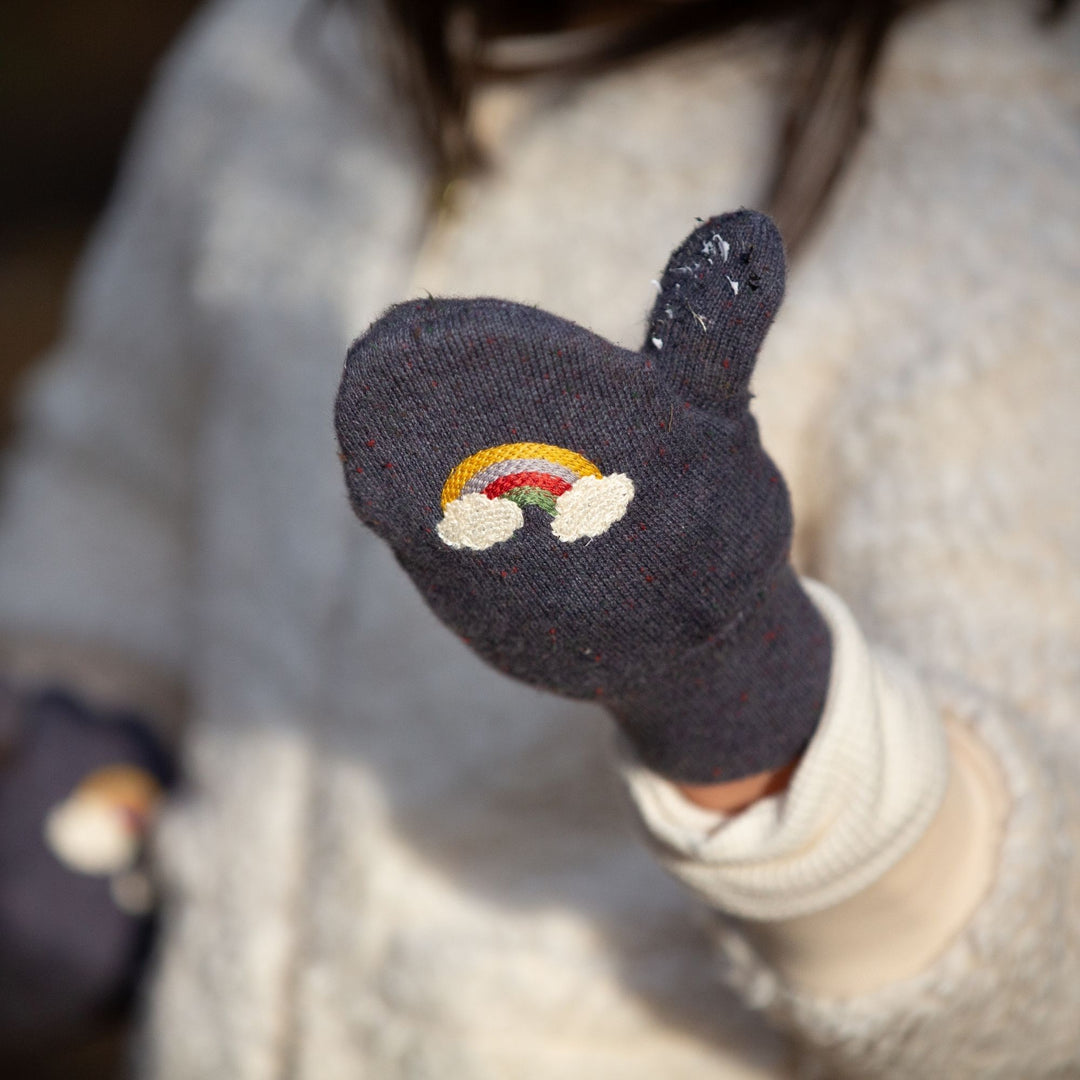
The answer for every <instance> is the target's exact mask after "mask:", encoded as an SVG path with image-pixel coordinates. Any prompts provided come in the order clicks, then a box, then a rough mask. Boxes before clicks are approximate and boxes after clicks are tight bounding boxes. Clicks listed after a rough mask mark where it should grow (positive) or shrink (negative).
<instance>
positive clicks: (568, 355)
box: [337, 211, 829, 782]
mask: <svg viewBox="0 0 1080 1080" xmlns="http://www.w3.org/2000/svg"><path fill="white" fill-rule="evenodd" d="M572 272H573V269H572V267H568V268H567V273H572ZM783 289H784V255H783V248H782V245H781V241H780V237H779V235H778V234H777V232H776V229H775V227H774V226H773V224H772V222H770V221H769V219H768V218H766V217H764V216H763V215H761V214H757V213H753V212H751V211H739V212H737V213H734V214H726V215H723V216H722V217H719V218H714V219H712V220H710V221H708V222H706V223H705V224H703V225H702V226H701V227H700V228H698V229H697V230H696V231H695V232H694V233H692V234H691V236H690V237H689V238H688V239H687V240H686V241H685V242H684V243H683V245H682V246H681V247H680V248H679V249H678V250H677V251H676V252H675V254H674V255H673V256H672V258H671V261H670V262H669V264H668V267H667V270H666V271H665V273H664V277H663V280H662V282H661V289H660V296H659V298H658V300H657V303H656V307H655V308H654V310H653V314H652V317H651V319H650V322H649V328H648V331H647V333H646V343H645V346H644V348H643V349H642V351H641V352H630V351H628V350H625V349H621V348H618V347H616V346H614V345H612V344H610V343H609V342H607V341H605V340H604V339H602V338H600V337H597V336H596V335H595V334H593V333H591V332H590V331H588V330H585V329H583V328H582V327H580V326H577V325H575V324H573V323H570V322H567V321H565V320H563V319H559V318H557V317H556V316H554V315H549V314H547V313H546V312H543V311H539V310H537V309H535V308H530V307H525V306H522V305H520V304H513V303H509V302H506V301H500V300H491V299H480V300H421V301H414V302H411V303H407V304H402V305H399V306H397V307H395V308H392V309H391V310H390V311H389V312H388V313H387V314H386V315H384V316H383V317H382V318H381V319H380V320H379V321H378V322H376V323H375V324H374V325H373V326H372V327H371V328H370V329H369V330H368V332H367V333H366V334H365V335H364V336H363V337H361V338H360V339H359V340H358V341H357V342H355V343H354V345H353V346H352V348H351V349H350V351H349V356H348V360H347V363H346V368H345V374H344V378H343V381H342V385H341V390H340V392H339V396H338V402H337V430H338V437H339V440H340V444H341V450H342V458H343V462H344V468H345V476H346V481H347V484H348V488H349V495H350V498H351V501H352V505H353V508H354V509H355V511H356V513H357V515H358V516H359V517H360V518H361V520H363V521H364V522H366V523H367V524H368V525H370V526H371V527H372V528H373V529H375V531H376V532H378V533H379V535H381V536H382V537H383V538H384V539H386V540H387V541H388V542H389V543H390V544H391V545H392V546H393V548H394V551H395V553H396V554H397V557H398V559H399V560H400V562H401V563H402V565H403V566H404V567H405V569H406V570H408V572H409V573H410V574H411V575H412V577H413V580H414V581H415V582H416V584H417V586H418V587H419V588H420V590H421V592H422V593H423V594H424V596H425V598H426V599H427V601H428V603H429V604H431V606H432V608H433V609H434V610H435V612H436V613H437V614H438V615H439V616H440V618H442V619H443V620H444V621H445V622H446V623H447V624H449V625H450V626H451V627H452V628H453V629H454V630H455V631H456V632H457V633H458V634H460V635H461V636H462V637H463V638H464V639H465V640H466V641H467V642H468V643H469V644H470V645H471V646H472V647H473V648H474V649H476V650H477V651H478V652H479V653H480V654H481V655H482V656H483V657H484V658H485V659H487V660H489V661H490V662H491V663H492V664H494V665H495V666H496V667H498V668H500V669H501V670H503V671H506V672H508V673H509V674H511V675H514V676H516V677H518V678H521V679H524V680H526V681H528V682H530V683H533V684H536V685H538V686H542V687H545V688H547V689H550V690H554V691H556V692H558V693H562V694H567V695H569V696H572V697H580V698H590V699H594V700H597V701H599V702H601V703H602V704H605V705H607V706H608V708H610V709H611V710H612V712H614V713H615V715H616V716H617V717H618V719H619V720H620V722H621V723H622V724H623V726H624V728H625V730H626V732H627V734H628V735H629V736H630V738H631V739H632V740H633V742H634V744H635V746H636V747H637V749H638V751H639V753H640V754H641V756H642V758H643V759H644V760H645V762H646V763H647V764H649V765H650V766H651V767H653V768H654V769H656V770H658V771H660V772H662V773H664V774H665V775H668V776H670V777H672V778H674V779H678V780H684V781H690V782H710V781H713V780H720V779H730V778H734V777H739V776H745V775H749V774H752V773H757V772H761V771H763V770H766V769H772V768H776V767H778V766H781V765H784V764H786V763H787V762H789V761H791V760H792V759H793V758H794V757H795V756H796V755H797V754H798V753H799V751H800V750H801V749H802V747H803V746H804V745H805V744H806V742H807V741H808V739H809V737H810V735H811V733H812V732H813V729H814V726H815V724H816V722H817V718H818V715H819V713H820V709H821V705H822V703H823V700H824V695H825V688H826V683H827V678H828V666H829V641H828V634H827V631H826V629H825V626H824V624H823V622H822V621H821V619H820V617H819V616H818V614H817V612H816V611H815V610H814V608H813V607H812V606H811V604H810V602H809V600H808V599H807V598H806V596H805V594H804V593H803V591H802V589H801V588H800V586H799V584H798V582H797V580H796V579H795V576H794V574H793V572H792V571H791V569H790V567H789V566H788V548H789V543H790V537H791V512H790V504H789V500H788V496H787V491H786V489H785V487H784V484H783V481H782V479H781V477H780V475H779V473H778V472H777V470H776V467H775V466H774V465H773V463H772V461H770V459H769V458H768V456H767V455H766V454H765V453H764V451H763V450H762V449H761V445H760V443H759V441H758V434H757V426H756V424H755V422H754V419H753V417H752V416H751V415H750V413H749V411H748V407H747V406H748V402H749V393H748V383H749V380H750V375H751V371H752V369H753V365H754V361H755V358H756V355H757V350H758V347H759V346H760V344H761V341H762V339H763V338H764V336H765V333H766V331H767V329H768V327H769V325H770V323H771V321H772V318H773V315H774V314H775V312H776V309H777V307H778V306H779V304H780V300H781V298H782V296H783Z"/></svg>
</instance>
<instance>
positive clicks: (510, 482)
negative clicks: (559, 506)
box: [484, 472, 573, 499]
mask: <svg viewBox="0 0 1080 1080" xmlns="http://www.w3.org/2000/svg"><path fill="white" fill-rule="evenodd" d="M572 486H573V485H571V484H568V483H567V482H566V481H565V480H564V479H563V478H562V477H561V476H552V475H551V473H539V472H518V473H510V475H509V476H499V477H496V478H495V479H494V480H492V481H491V483H490V484H488V486H487V487H486V488H484V494H485V495H486V496H487V497H488V498H489V499H497V498H498V497H499V496H500V495H505V494H506V493H507V492H508V491H513V490H514V488H519V487H538V488H543V489H544V491H550V492H551V494H552V495H554V496H555V498H556V499H557V498H558V497H559V496H560V495H561V494H562V493H563V492H564V491H569V490H570V488H571V487H572Z"/></svg>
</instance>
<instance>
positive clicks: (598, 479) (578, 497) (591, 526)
mask: <svg viewBox="0 0 1080 1080" xmlns="http://www.w3.org/2000/svg"><path fill="white" fill-rule="evenodd" d="M633 497H634V482H633V480H631V479H630V477H629V476H625V475H624V474H623V473H612V475H611V476H583V477H582V478H581V479H580V480H579V481H578V482H577V483H576V484H575V485H574V486H573V487H572V488H571V489H570V490H569V491H567V492H564V493H563V494H562V495H560V496H559V497H558V498H557V499H556V500H555V517H554V519H553V520H552V522H551V531H552V532H553V533H554V534H555V535H556V536H557V537H558V538H559V539H560V540H565V541H566V542H567V543H569V542H570V541H571V540H580V539H581V538H582V537H583V536H599V535H600V534H601V533H602V532H606V531H607V530H608V529H610V528H611V526H612V525H614V524H615V522H616V521H618V520H619V518H621V517H622V516H623V514H625V513H626V508H627V506H629V505H630V500H631V499H632V498H633Z"/></svg>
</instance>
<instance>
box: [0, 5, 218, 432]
mask: <svg viewBox="0 0 1080 1080" xmlns="http://www.w3.org/2000/svg"><path fill="white" fill-rule="evenodd" d="M196 6H197V0H154V3H152V4H148V3H145V2H140V0H38V2H37V3H34V4H0V146H3V148H4V160H5V162H6V164H5V165H4V167H3V169H0V438H2V439H4V440H5V441H6V439H7V437H8V436H9V433H10V430H11V399H12V391H13V388H14V385H15V383H16V382H17V380H18V378H19V376H20V374H21V373H22V372H23V371H24V370H25V369H26V367H27V365H28V364H30V363H31V362H32V361H33V360H34V358H35V357H37V356H39V355H40V354H41V352H42V350H43V349H45V348H46V347H47V346H48V345H49V343H50V342H51V341H52V339H53V338H54V337H55V335H56V333H57V330H58V326H59V320H60V317H61V311H62V306H63V298H64V294H65V291H66V288H67V284H68V279H69V277H70V274H71V271H72V269H73V267H74V264H75V260H76V258H77V256H78V253H79V251H80V249H81V247H82V245H83V243H84V242H85V239H86V236H87V232H88V230H89V229H90V227H91V225H92V224H93V221H94V219H95V217H96V216H97V214H98V212H99V211H100V209H101V207H102V204H103V203H104V201H105V198H106V196H107V195H108V192H109V187H110V185H111V183H112V180H113V176H114V174H115V170H116V167H117V162H118V160H119V156H120V152H121V150H122V148H123V145H124V140H125V137H126V136H127V133H128V131H129V129H130V126H131V122H132V119H133V117H134V114H135V111H136V109H137V107H138V103H139V101H140V100H141V98H142V96H143V93H144V91H145V89H146V87H147V84H148V82H149V80H150V78H151V76H152V73H153V70H154V65H155V63H156V62H157V60H158V59H159V58H160V56H161V54H162V53H163V52H164V51H165V49H166V48H167V47H168V45H169V42H170V41H171V40H172V38H173V37H174V35H175V34H176V32H177V31H178V29H179V28H180V27H181V26H182V25H183V23H184V21H185V20H186V19H187V17H188V16H189V15H190V13H191V12H192V10H193V9H194V8H195V7H196Z"/></svg>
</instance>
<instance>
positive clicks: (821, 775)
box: [622, 582, 949, 920]
mask: <svg viewBox="0 0 1080 1080" xmlns="http://www.w3.org/2000/svg"><path fill="white" fill-rule="evenodd" d="M806 588H807V591H808V592H809V594H810V596H811V598H812V600H813V602H814V604H815V606H816V607H817V609H818V610H819V611H820V612H821V614H822V615H823V617H824V618H825V620H826V622H827V624H828V626H829V630H830V632H831V636H832V645H833V651H832V666H831V673H830V681H829V691H828V697H827V700H826V703H825V709H824V713H823V715H822V718H821V722H820V724H819V726H818V729H817V732H816V734H815V735H814V737H813V739H812V741H811V742H810V744H809V746H808V747H807V750H806V753H805V755H804V757H803V759H802V761H801V763H800V765H799V768H798V769H797V771H796V773H795V775H794V777H793V779H792V782H791V785H790V786H789V788H788V790H787V791H785V792H783V793H782V794H779V795H775V796H771V797H769V798H766V799H762V800H760V801H759V802H757V803H755V804H754V805H753V806H751V807H750V808H749V809H747V810H745V811H743V812H742V813H739V814H735V815H724V814H719V813H715V812H712V811H705V810H703V809H700V808H698V807H695V806H692V805H691V804H689V803H688V802H687V801H686V800H685V799H683V797H682V796H681V795H680V794H679V792H678V791H677V789H676V788H675V787H674V786H673V785H672V784H670V783H669V782H667V781H666V780H664V779H663V778H661V777H660V776H657V775H656V774H655V773H653V772H650V771H649V770H648V769H646V768H645V767H644V765H643V764H642V763H641V759H640V757H639V756H638V755H637V754H636V752H635V750H634V749H633V748H632V747H631V746H630V744H629V742H628V741H626V740H623V745H622V753H623V757H624V764H623V775H624V778H625V780H626V782H627V785H628V787H629V790H630V793H631V796H632V798H633V800H634V803H635V805H636V807H637V810H638V812H639V814H640V816H641V818H642V821H643V823H644V825H645V827H646V829H647V832H648V834H649V837H650V840H651V842H652V843H653V845H654V846H655V847H656V848H657V849H658V852H659V854H660V857H661V859H662V861H664V862H665V864H666V865H667V866H668V868H669V869H670V870H671V871H672V872H673V873H674V874H675V875H676V876H677V877H679V878H681V879H682V880H683V881H684V882H685V883H686V884H688V885H689V886H690V887H691V888H693V889H695V891H697V892H699V893H700V894H702V895H703V896H704V897H705V898H706V899H707V900H708V902H709V903H710V904H711V905H712V906H714V907H718V908H720V909H721V910H723V911H726V912H728V913H730V914H733V915H738V916H741V917H744V918H752V919H760V920H772V919H788V918H793V917H795V916H799V915H807V914H810V913H812V912H816V911H821V910H823V909H825V908H827V907H830V906H832V905H834V904H837V903H839V902H840V901H842V900H845V899H847V898H848V897H851V896H854V895H855V894H856V893H858V892H859V891H861V890H862V889H863V888H865V887H866V886H867V885H869V884H870V883H871V882H873V881H875V880H876V879H877V878H879V877H880V876H881V875H882V874H884V873H885V871H886V870H888V869H889V868H890V867H892V866H893V865H895V864H896V863H897V862H898V861H899V860H900V858H901V857H902V856H903V855H904V854H905V853H906V852H907V851H908V850H909V849H910V848H911V847H912V846H913V845H914V844H915V843H916V842H917V840H918V839H919V837H920V836H922V835H923V833H924V832H925V831H926V829H927V827H928V826H929V824H930V822H931V821H932V820H933V818H934V815H935V814H936V813H937V811H938V808H939V806H940V805H941V802H942V800H943V798H944V795H945V790H946V787H947V783H948V772H949V765H948V761H949V759H948V749H947V744H946V739H945V733H944V728H943V726H942V723H941V720H940V718H939V717H938V715H937V713H936V711H935V710H934V709H933V708H932V707H931V705H930V704H929V703H928V701H927V700H926V698H925V696H924V694H923V691H922V689H921V687H920V685H919V683H918V681H917V680H916V679H915V677H914V676H913V675H912V673H911V672H910V671H909V670H908V669H907V667H906V665H904V664H903V663H902V662H901V661H900V660H899V659H897V658H895V657H892V656H890V655H888V654H885V653H882V652H880V651H876V650H875V651H871V650H870V648H869V647H868V645H867V644H866V641H865V639H864V638H863V636H862V634H861V632H860V630H859V628H858V625H857V624H856V622H855V620H854V618H853V617H852V615H851V613H850V612H849V611H848V609H847V607H846V606H845V605H844V603H843V602H842V601H841V600H840V599H839V598H838V597H837V596H836V595H835V594H834V593H832V592H831V591H830V590H829V589H826V588H825V587H824V586H822V585H818V584H816V583H814V582H806Z"/></svg>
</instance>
